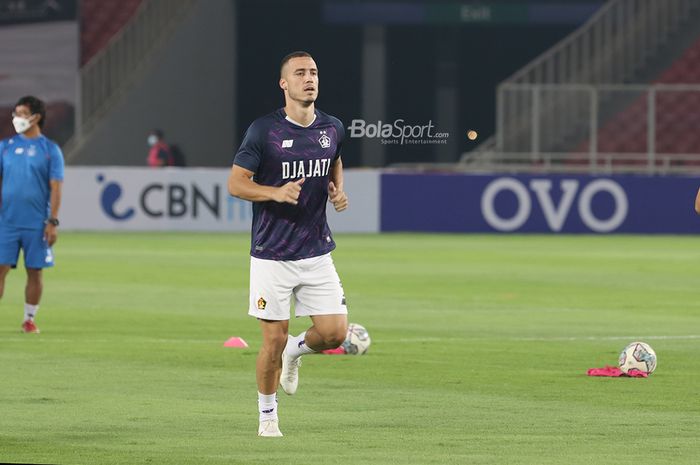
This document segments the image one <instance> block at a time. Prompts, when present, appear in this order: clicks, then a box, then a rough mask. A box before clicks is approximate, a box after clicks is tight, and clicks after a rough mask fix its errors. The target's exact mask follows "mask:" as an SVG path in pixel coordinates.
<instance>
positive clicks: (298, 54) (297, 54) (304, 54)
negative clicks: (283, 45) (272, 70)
mask: <svg viewBox="0 0 700 465" xmlns="http://www.w3.org/2000/svg"><path fill="white" fill-rule="evenodd" d="M301 57H309V58H313V57H312V56H311V54H310V53H309V52H305V51H303V50H297V51H296V52H292V53H288V54H287V55H285V57H284V58H282V63H280V75H281V74H282V68H284V65H286V64H287V62H288V61H289V60H291V59H292V58H301Z"/></svg>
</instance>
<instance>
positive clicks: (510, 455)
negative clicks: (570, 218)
mask: <svg viewBox="0 0 700 465" xmlns="http://www.w3.org/2000/svg"><path fill="white" fill-rule="evenodd" d="M336 239H337V242H338V249H337V250H336V252H334V258H335V262H336V267H337V269H338V272H339V274H340V276H341V279H342V280H343V285H344V288H345V291H346V295H347V299H348V305H349V308H350V315H351V316H350V320H351V321H353V322H358V323H361V324H363V325H365V326H366V327H367V328H368V330H369V331H370V334H371V336H372V338H373V345H372V347H371V348H370V351H369V353H368V354H367V355H366V356H363V357H352V356H321V355H315V356H307V357H305V360H304V366H303V367H302V368H301V371H300V386H299V391H298V392H297V394H296V395H295V396H293V397H288V396H286V395H285V394H284V393H282V391H281V390H280V398H279V409H280V418H281V420H280V427H281V429H282V431H283V432H284V434H285V437H284V438H281V439H268V438H258V437H257V436H256V431H257V405H256V387H255V376H254V369H255V368H254V367H255V355H256V353H257V349H258V347H259V341H260V338H259V329H258V326H257V322H256V321H255V320H253V319H251V318H250V317H248V316H246V310H247V295H248V257H247V250H248V240H249V239H248V236H247V235H246V234H236V235H226V234H218V235H217V234H79V233H68V232H64V233H63V234H62V235H61V237H60V239H59V243H58V245H57V247H56V257H57V263H58V265H57V267H56V268H55V269H53V270H49V271H47V272H46V278H45V293H44V300H43V302H42V307H41V310H40V312H39V315H38V318H37V323H38V325H39V327H40V328H41V329H42V334H40V335H38V336H37V335H24V334H20V332H19V327H20V323H21V317H22V302H23V298H22V292H23V286H24V272H23V269H22V268H21V267H20V269H19V270H16V271H14V272H12V273H11V274H10V276H9V277H8V279H7V284H6V292H5V296H4V297H3V300H2V302H0V462H21V463H49V464H66V465H69V464H70V465H76V464H86V465H88V464H90V465H92V464H171V463H172V464H287V463H314V464H332V463H352V464H385V463H386V464H390V463H391V464H451V463H454V464H463V463H464V464H494V465H496V464H498V465H504V464H507V465H513V464H557V465H559V464H566V465H572V464H586V465H593V464H639V463H653V464H661V463H668V464H697V463H698V460H699V459H698V457H700V441H699V440H698V438H700V401H699V400H698V393H699V392H700V357H699V354H700V303H699V301H698V297H700V287H699V286H698V282H699V281H698V279H699V278H700V273H699V271H700V265H699V264H700V239H699V238H697V237H670V236H666V237H641V236H639V237H637V236H615V237H612V236H606V237H595V236H566V237H564V236H558V237H545V236H473V235H409V234H389V235H339V236H338V237H337V238H336ZM307 321H308V320H307V319H300V320H294V321H292V332H294V333H298V332H299V331H301V330H303V329H304V328H305V327H306V325H307ZM230 336H241V337H243V338H244V339H246V340H247V341H248V342H249V343H250V345H251V347H250V348H249V349H245V350H241V349H226V348H224V347H223V346H222V345H223V342H224V341H225V340H226V339H227V338H228V337H230ZM635 339H641V340H644V341H646V342H648V343H650V344H651V345H652V346H653V347H654V348H655V349H656V351H657V354H658V357H659V366H658V369H657V372H656V373H654V374H653V375H652V376H651V377H650V378H649V379H623V378H615V379H611V378H591V377H587V376H586V374H585V373H586V369H587V368H590V367H597V366H603V365H605V364H615V363H616V360H617V354H618V352H619V351H620V349H621V348H622V347H624V346H625V345H626V344H627V343H628V342H631V341H632V340H635Z"/></svg>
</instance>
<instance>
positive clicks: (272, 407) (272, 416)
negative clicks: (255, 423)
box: [258, 392, 277, 421]
mask: <svg viewBox="0 0 700 465" xmlns="http://www.w3.org/2000/svg"><path fill="white" fill-rule="evenodd" d="M258 411H259V412H260V421H266V420H277V394H262V393H260V392H258Z"/></svg>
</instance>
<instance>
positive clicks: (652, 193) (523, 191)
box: [381, 173, 700, 234]
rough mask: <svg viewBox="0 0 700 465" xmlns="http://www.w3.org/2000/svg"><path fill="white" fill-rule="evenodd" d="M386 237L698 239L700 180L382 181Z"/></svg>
mask: <svg viewBox="0 0 700 465" xmlns="http://www.w3.org/2000/svg"><path fill="white" fill-rule="evenodd" d="M381 185H382V189H381V191H382V192H381V210H382V224H381V229H382V231H426V232H431V231H432V232H484V233H487V232H501V233H509V232H514V233H669V234H690V233H697V232H700V217H699V216H698V215H696V214H695V211H694V208H693V202H694V199H695V194H696V193H697V190H698V187H699V186H700V178H697V177H695V178H691V177H652V176H612V177H598V176H573V175H557V176H552V175H542V176H539V175H528V176H525V175H518V176H510V175H502V176H494V175H462V174H428V175H417V174H398V173H386V174H383V175H382V183H381Z"/></svg>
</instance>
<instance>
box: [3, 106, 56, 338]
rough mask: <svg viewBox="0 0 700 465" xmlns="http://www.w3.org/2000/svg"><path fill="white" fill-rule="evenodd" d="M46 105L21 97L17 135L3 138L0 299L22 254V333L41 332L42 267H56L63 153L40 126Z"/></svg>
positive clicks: (15, 119) (16, 114)
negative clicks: (24, 276)
mask: <svg viewBox="0 0 700 465" xmlns="http://www.w3.org/2000/svg"><path fill="white" fill-rule="evenodd" d="M45 121H46V106H45V105H44V102H42V101H41V100H39V99H38V98H36V97H32V96H26V97H22V98H21V99H19V101H18V102H17V104H16V105H15V110H14V111H13V112H12V124H13V126H14V127H15V132H17V135H15V136H12V137H9V138H7V139H5V140H2V141H0V192H1V193H2V194H1V196H0V297H2V294H3V291H4V290H5V277H6V276H7V273H8V272H9V271H10V269H12V268H15V267H16V266H17V260H18V258H19V251H20V249H21V250H22V251H23V253H24V267H25V269H26V270H27V284H26V286H25V288H24V296H25V301H24V302H25V304H24V322H23V323H22V331H23V332H25V333H39V328H37V327H36V324H35V323H34V318H35V317H36V314H37V312H38V311H39V301H40V300H41V294H42V290H43V278H42V270H43V269H44V268H48V267H52V266H53V265H54V256H53V251H52V249H51V247H52V246H53V245H54V243H55V242H56V238H57V237H58V232H57V228H58V209H59V207H60V205H61V188H62V186H63V153H61V149H60V148H59V146H58V145H57V144H56V143H55V142H54V141H52V140H50V139H47V138H46V137H45V136H44V135H43V134H42V133H41V130H42V128H43V127H44V123H45Z"/></svg>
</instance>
